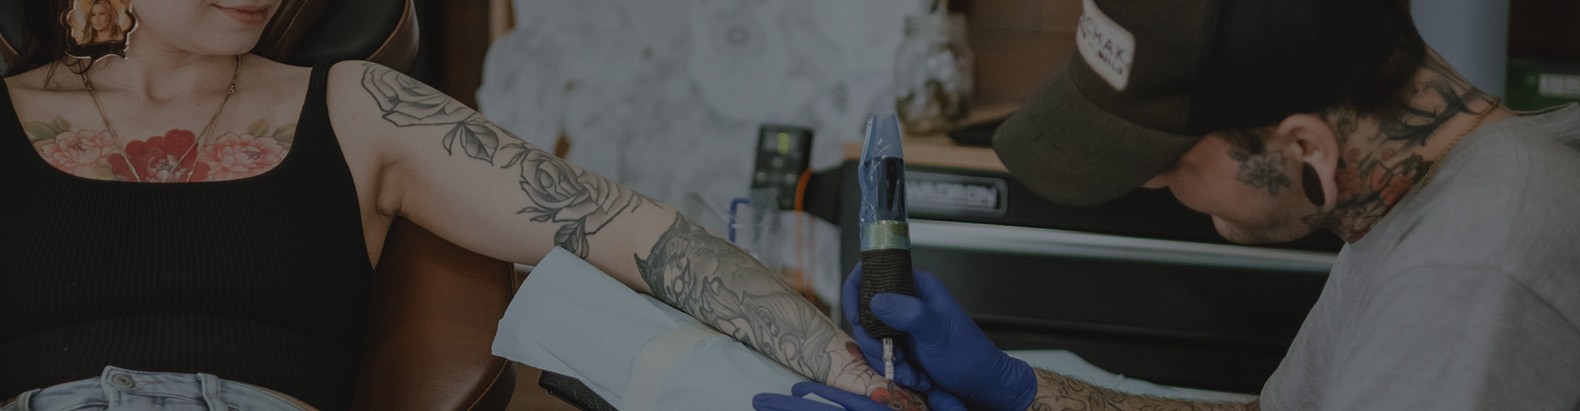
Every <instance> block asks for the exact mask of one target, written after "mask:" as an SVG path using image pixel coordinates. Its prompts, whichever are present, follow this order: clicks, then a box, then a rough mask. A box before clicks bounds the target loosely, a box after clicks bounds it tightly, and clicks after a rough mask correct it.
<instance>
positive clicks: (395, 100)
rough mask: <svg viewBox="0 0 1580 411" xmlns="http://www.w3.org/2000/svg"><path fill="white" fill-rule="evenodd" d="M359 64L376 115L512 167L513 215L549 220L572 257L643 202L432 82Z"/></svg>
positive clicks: (445, 144) (558, 242)
mask: <svg viewBox="0 0 1580 411" xmlns="http://www.w3.org/2000/svg"><path fill="white" fill-rule="evenodd" d="M363 64H364V71H363V73H362V88H363V89H366V90H367V92H368V94H369V95H371V96H372V97H373V100H374V101H375V102H377V103H378V106H379V110H381V111H383V112H384V114H383V117H384V120H386V121H389V122H390V124H394V125H395V126H397V127H411V126H433V127H446V128H448V129H447V131H446V132H445V134H444V138H443V139H442V140H440V145H441V146H442V147H444V150H445V152H446V153H449V154H450V155H455V149H456V148H457V146H459V148H460V149H461V152H462V153H464V154H465V155H466V156H467V157H470V158H473V159H476V160H479V161H484V162H487V163H489V164H492V165H494V166H497V167H500V168H516V169H518V171H519V172H520V174H521V182H520V186H521V191H522V192H523V193H525V194H526V195H527V199H528V201H529V203H530V204H528V205H526V206H525V207H523V208H521V210H520V211H518V212H517V213H518V214H522V215H527V216H530V217H531V219H532V221H534V222H540V223H552V224H554V225H555V226H556V227H557V228H556V229H555V232H554V244H555V245H556V246H559V247H560V248H564V249H565V250H567V251H570V252H572V253H575V254H576V256H577V257H581V258H587V255H588V253H589V246H588V241H587V237H588V236H591V235H594V234H597V233H598V231H599V230H602V229H603V228H604V227H605V226H607V225H608V224H609V222H610V221H613V220H614V218H615V217H617V216H619V215H621V214H622V213H625V212H626V211H630V210H635V209H636V208H637V207H640V206H641V205H642V204H644V203H646V202H648V201H651V200H649V199H648V198H647V197H644V196H642V195H641V194H639V193H637V192H636V191H634V190H631V189H630V188H626V187H625V186H621V185H619V184H616V183H615V182H613V181H610V180H609V179H606V178H604V177H602V176H599V175H597V174H594V173H592V172H590V171H587V170H584V169H582V168H580V167H576V166H574V165H571V164H570V163H569V162H566V161H565V160H563V159H560V158H558V157H555V156H554V155H552V154H550V153H548V152H545V151H543V150H540V149H538V148H537V147H534V146H532V145H531V144H528V143H527V142H526V141H525V140H522V139H521V138H520V137H516V136H515V135H514V134H510V132H509V131H505V129H503V128H500V127H499V126H498V125H496V124H494V123H493V122H490V121H488V119H486V118H484V117H483V115H482V114H479V113H478V112H477V111H475V110H472V109H471V108H468V107H466V105H465V104H461V103H460V102H458V101H455V99H453V98H450V96H448V95H445V94H444V93H443V92H440V91H439V90H436V89H434V88H433V87H429V86H428V85H426V84H423V83H422V82H420V81H417V80H416V79H413V78H411V77H408V76H406V75H404V74H401V73H400V72H397V71H395V70H392V69H390V68H388V67H384V66H381V65H378V64H373V63H363Z"/></svg>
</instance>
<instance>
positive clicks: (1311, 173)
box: [1278, 114, 1339, 211]
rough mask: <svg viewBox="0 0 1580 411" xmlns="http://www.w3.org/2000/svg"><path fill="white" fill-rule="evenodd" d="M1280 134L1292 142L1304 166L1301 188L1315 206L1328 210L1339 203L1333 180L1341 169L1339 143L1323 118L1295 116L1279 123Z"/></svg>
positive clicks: (1296, 157)
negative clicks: (1335, 173)
mask: <svg viewBox="0 0 1580 411" xmlns="http://www.w3.org/2000/svg"><path fill="white" fill-rule="evenodd" d="M1278 134H1279V135H1281V136H1285V137H1286V138H1289V139H1291V140H1292V142H1293V144H1292V147H1291V148H1290V149H1291V150H1293V151H1294V157H1295V159H1296V160H1299V161H1300V162H1301V163H1302V164H1301V166H1300V174H1301V178H1300V180H1301V188H1302V190H1303V191H1304V192H1305V193H1306V198H1307V199H1309V200H1310V201H1311V204H1312V205H1315V206H1316V207H1317V208H1320V209H1322V210H1323V211H1327V210H1330V209H1332V208H1333V205H1334V204H1336V203H1337V202H1338V201H1337V200H1338V198H1337V196H1338V185H1337V184H1335V180H1334V178H1333V175H1334V172H1335V171H1336V170H1337V169H1338V162H1339V141H1338V138H1337V136H1336V135H1335V134H1334V132H1333V128H1332V127H1330V126H1328V123H1327V122H1326V121H1322V118H1321V117H1317V116H1315V115H1311V114H1295V115H1291V116H1289V117H1285V118H1284V121H1283V122H1282V123H1279V124H1278Z"/></svg>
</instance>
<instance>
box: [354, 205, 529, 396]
mask: <svg viewBox="0 0 1580 411" xmlns="http://www.w3.org/2000/svg"><path fill="white" fill-rule="evenodd" d="M513 269H514V268H513V266H512V265H511V264H509V263H506V262H504V261H500V260H495V259H492V258H489V257H486V256H482V255H479V254H476V253H473V252H471V251H468V250H466V249H464V248H461V247H459V246H456V245H454V244H451V243H449V242H447V241H445V240H444V239H441V238H439V237H438V236H437V235H434V234H433V233H431V232H428V231H427V230H424V229H423V228H422V227H418V226H417V225H416V224H413V223H411V222H410V221H407V220H405V219H397V220H396V221H395V222H394V223H393V224H391V225H390V231H389V236H388V238H387V239H386V240H385V247H384V252H383V256H382V257H381V258H380V259H379V266H378V270H377V271H375V274H374V280H373V282H374V291H373V292H374V294H373V314H372V318H371V319H370V322H369V328H368V356H367V357H366V359H365V363H364V364H363V370H362V378H361V380H360V381H359V382H358V384H359V385H358V401H357V404H358V405H359V407H358V408H359V409H367V410H503V409H504V408H505V406H506V405H507V404H509V402H510V396H511V394H512V393H513V392H514V389H515V383H514V369H513V368H512V367H511V366H510V362H509V361H507V360H505V359H503V358H499V357H495V356H493V355H492V354H491V347H492V345H493V341H494V334H495V332H496V330H497V327H498V322H499V319H500V318H501V317H503V316H504V313H505V308H506V307H507V306H509V304H510V298H511V296H512V295H513V292H514V288H513V286H514V284H512V273H513Z"/></svg>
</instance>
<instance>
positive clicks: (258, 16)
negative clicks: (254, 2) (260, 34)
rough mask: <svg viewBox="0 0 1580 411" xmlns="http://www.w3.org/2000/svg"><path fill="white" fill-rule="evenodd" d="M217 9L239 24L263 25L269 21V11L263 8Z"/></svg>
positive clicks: (220, 7)
mask: <svg viewBox="0 0 1580 411" xmlns="http://www.w3.org/2000/svg"><path fill="white" fill-rule="evenodd" d="M214 7H218V8H219V10H220V11H223V12H225V15H228V16H230V18H233V19H236V21H239V22H241V24H263V23H264V22H267V21H269V9H268V8H263V7H222V6H214Z"/></svg>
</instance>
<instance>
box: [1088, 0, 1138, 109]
mask: <svg viewBox="0 0 1580 411" xmlns="http://www.w3.org/2000/svg"><path fill="white" fill-rule="evenodd" d="M1075 45H1076V48H1078V49H1080V51H1081V59H1083V60H1086V65H1088V66H1091V67H1092V71H1094V72H1096V73H1097V75H1098V76H1101V77H1102V78H1103V80H1105V81H1107V82H1108V84H1109V85H1111V86H1114V89H1115V90H1120V91H1123V90H1124V89H1125V85H1126V84H1129V83H1130V62H1131V61H1134V60H1135V49H1136V36H1135V35H1132V34H1130V30H1126V29H1125V27H1124V26H1121V25H1119V23H1117V22H1115V21H1114V20H1113V19H1111V18H1108V15H1107V14H1103V10H1101V9H1098V8H1097V4H1096V3H1093V2H1092V0H1083V1H1082V7H1081V23H1080V26H1078V27H1077V28H1076V30H1075Z"/></svg>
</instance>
